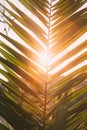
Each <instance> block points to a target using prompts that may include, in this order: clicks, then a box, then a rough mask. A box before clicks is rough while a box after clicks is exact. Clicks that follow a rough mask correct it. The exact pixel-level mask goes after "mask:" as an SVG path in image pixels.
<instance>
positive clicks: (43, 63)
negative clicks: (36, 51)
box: [39, 53, 49, 67]
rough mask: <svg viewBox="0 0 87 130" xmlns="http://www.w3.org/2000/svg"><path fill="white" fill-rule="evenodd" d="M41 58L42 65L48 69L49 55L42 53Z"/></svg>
mask: <svg viewBox="0 0 87 130" xmlns="http://www.w3.org/2000/svg"><path fill="white" fill-rule="evenodd" d="M39 57H40V64H41V65H42V66H43V67H46V66H47V64H48V62H49V58H48V57H49V56H48V54H47V53H41V54H40V56H39Z"/></svg>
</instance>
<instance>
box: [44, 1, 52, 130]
mask: <svg viewBox="0 0 87 130" xmlns="http://www.w3.org/2000/svg"><path fill="white" fill-rule="evenodd" d="M51 7H52V0H50V2H49V19H48V20H49V21H48V45H47V56H48V57H49V45H50V29H51V28H50V27H51ZM48 67H49V66H48V62H47V63H46V76H45V97H44V118H43V130H46V112H47V89H48Z"/></svg>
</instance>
